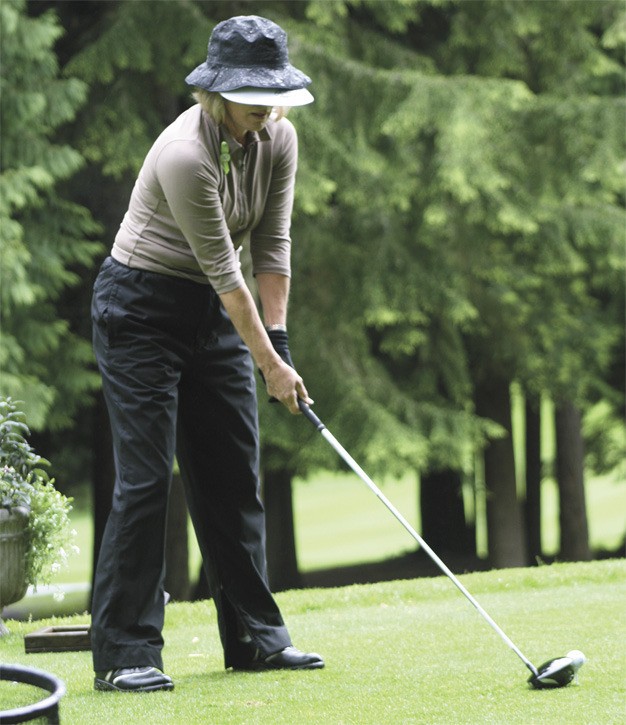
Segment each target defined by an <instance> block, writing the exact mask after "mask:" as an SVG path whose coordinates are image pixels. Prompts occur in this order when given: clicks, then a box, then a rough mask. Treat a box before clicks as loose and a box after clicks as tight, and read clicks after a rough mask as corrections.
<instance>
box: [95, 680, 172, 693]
mask: <svg viewBox="0 0 626 725" xmlns="http://www.w3.org/2000/svg"><path fill="white" fill-rule="evenodd" d="M93 687H94V690H98V691H100V692H156V691H157V690H173V689H174V683H173V682H163V683H162V684H160V685H146V686H145V687H117V686H116V685H114V684H113V683H112V682H107V681H106V680H100V679H98V678H97V677H96V679H95V680H94V684H93Z"/></svg>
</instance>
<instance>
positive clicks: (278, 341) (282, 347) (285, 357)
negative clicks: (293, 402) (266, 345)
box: [259, 330, 296, 403]
mask: <svg viewBox="0 0 626 725" xmlns="http://www.w3.org/2000/svg"><path fill="white" fill-rule="evenodd" d="M267 336H268V337H269V339H270V342H271V343H272V347H273V348H274V350H276V352H277V353H278V354H279V355H280V359H281V360H282V361H283V362H284V363H287V365H289V367H291V368H293V369H294V370H295V367H296V366H295V365H294V364H293V360H292V359H291V353H290V352H289V335H288V334H287V330H267ZM259 375H260V376H261V380H262V381H263V384H264V385H265V378H264V377H263V373H262V372H261V371H260V370H259ZM269 402H270V403H278V399H277V398H274V397H271V398H270V399H269Z"/></svg>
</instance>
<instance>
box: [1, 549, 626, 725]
mask: <svg viewBox="0 0 626 725" xmlns="http://www.w3.org/2000/svg"><path fill="white" fill-rule="evenodd" d="M461 579H462V581H463V583H464V584H465V586H467V587H468V589H469V590H470V592H472V594H474V596H476V598H477V599H478V600H479V602H480V603H481V604H482V605H483V607H484V608H485V609H486V610H487V611H488V612H489V614H490V615H491V616H492V617H493V618H494V619H495V620H496V621H497V622H498V624H499V625H500V626H501V627H502V628H503V629H504V630H505V631H506V633H507V634H508V635H509V636H510V637H511V638H512V639H513V641H514V642H515V643H516V644H517V645H518V646H519V647H520V649H521V650H522V651H523V652H524V654H525V655H526V656H527V657H529V658H530V659H531V661H533V662H534V663H535V664H536V665H540V664H541V663H542V662H543V661H544V660H547V659H550V658H552V657H556V656H559V655H562V654H565V653H566V652H567V651H569V650H570V649H574V648H577V649H581V650H582V651H583V652H584V653H585V654H586V655H587V658H588V662H587V663H586V664H585V665H584V667H583V668H582V670H581V672H580V677H579V683H578V684H576V685H572V686H569V687H567V688H563V689H559V690H546V691H535V690H532V689H530V688H529V686H528V685H527V684H526V679H527V677H528V675H529V673H528V671H527V670H526V668H525V666H524V665H523V663H522V662H521V661H520V660H519V659H518V657H517V656H516V655H515V654H514V653H513V652H512V651H511V650H510V649H509V648H508V647H507V646H506V645H505V644H504V643H503V642H502V640H500V638H499V637H498V636H497V635H496V633H495V632H494V631H493V630H492V629H491V628H490V627H489V626H488V625H487V624H486V622H485V621H484V620H483V619H482V618H481V617H480V616H479V615H478V614H477V612H476V611H475V610H474V608H473V607H472V606H471V604H470V603H469V602H468V601H467V600H466V599H465V598H464V597H463V596H462V595H461V594H460V593H459V592H458V591H457V590H456V588H455V587H454V586H453V584H452V583H451V582H450V581H449V580H448V579H447V578H445V577H437V578H430V579H414V580H408V581H397V582H386V583H381V584H373V585H366V586H350V587H344V588H339V589H324V590H304V591H293V592H283V593H280V594H278V595H277V597H278V600H279V602H280V605H281V608H282V610H283V613H284V615H285V618H286V620H287V623H288V625H289V628H290V631H291V634H292V636H293V638H294V642H295V643H296V644H297V645H298V646H300V647H301V648H308V649H315V650H318V651H319V652H320V653H322V654H323V655H324V657H325V659H326V663H327V666H326V668H325V669H324V670H320V671H312V672H276V673H272V672H269V673H232V672H224V671H223V669H222V660H221V649H220V646H219V642H218V638H217V628H216V622H215V613H214V609H213V607H212V605H211V603H210V602H199V603H196V604H172V605H169V606H168V607H167V609H166V628H165V637H166V643H167V644H166V648H165V663H166V669H167V671H168V672H169V673H170V674H171V675H172V676H173V678H174V680H175V682H176V689H175V690H174V691H173V692H170V693H154V694H145V695H137V694H135V695H128V694H117V693H96V692H94V691H93V690H92V673H91V662H90V655H89V653H87V652H76V653H65V654H59V653H50V654H36V655H25V654H24V643H23V635H24V634H25V633H26V632H30V631H33V629H35V628H38V627H40V626H44V625H45V624H46V623H50V622H51V621H52V620H47V622H37V623H36V626H35V623H30V624H29V623H24V622H22V623H18V622H10V623H9V625H10V629H11V634H10V635H9V636H8V637H6V638H4V639H3V641H2V643H1V646H2V660H3V661H4V662H17V663H24V664H29V665H33V666H37V667H40V668H42V669H45V670H49V671H52V672H55V673H56V674H57V675H59V676H60V677H61V678H62V679H63V680H64V681H65V682H66V684H67V687H68V693H67V695H66V696H65V697H64V699H63V701H62V707H61V722H63V723H65V724H66V725H67V724H70V725H74V724H76V725H90V724H91V723H93V724H94V725H96V724H100V723H102V724H107V725H108V724H110V723H116V725H118V724H119V725H126V724H129V725H131V724H132V725H138V724H141V725H143V724H144V723H145V724H146V725H152V724H153V723H154V724H155V725H156V724H157V723H167V724H168V725H169V724H171V725H179V724H180V723H185V724H186V725H191V724H192V723H216V724H219V725H222V724H226V723H233V724H234V723H241V724H244V723H245V724H249V723H267V724H268V725H270V724H271V725H276V724H282V723H284V724H286V725H287V724H290V725H291V724H296V723H303V724H304V723H327V724H337V725H339V724H340V723H355V724H357V723H358V724H359V725H360V724H370V723H371V724H372V725H385V724H387V723H390V724H396V723H424V724H429V725H431V724H434V723H441V724H442V725H443V724H444V723H445V724H450V725H452V724H455V723H477V724H478V723H498V724H500V723H502V724H503V725H504V724H505V723H506V724H508V723H520V725H521V724H523V725H528V724H534V723H537V725H543V724H544V723H556V724H560V723H563V725H565V724H566V723H567V724H568V725H571V724H572V723H574V724H576V725H583V724H584V725H587V724H588V725H608V724H612V723H615V724H616V725H617V724H620V725H621V724H622V723H623V722H624V702H625V701H626V691H625V689H626V687H625V686H626V654H625V652H626V650H625V647H624V645H625V635H624V633H625V631H626V627H625V625H626V619H625V614H624V602H625V601H626V562H625V561H623V560H609V561H603V562H594V563H588V564H587V563H585V564H561V565H554V566H545V567H539V568H533V569H513V570H500V571H493V572H486V573H477V574H468V575H464V576H462V577H461ZM54 621H55V623H56V624H59V623H65V624H67V623H70V622H75V623H79V622H86V621H87V618H86V617H80V616H79V617H73V618H71V619H65V620H54ZM27 689H28V688H27ZM29 695H30V696H31V697H32V695H31V694H30V693H29ZM20 697H21V698H22V702H23V701H24V699H23V698H24V697H25V695H24V693H23V692H22V691H21V690H20V689H19V688H18V687H17V686H15V685H11V684H8V683H2V684H1V685H0V702H1V703H3V705H2V706H3V707H8V706H15V705H16V704H17V702H16V698H20Z"/></svg>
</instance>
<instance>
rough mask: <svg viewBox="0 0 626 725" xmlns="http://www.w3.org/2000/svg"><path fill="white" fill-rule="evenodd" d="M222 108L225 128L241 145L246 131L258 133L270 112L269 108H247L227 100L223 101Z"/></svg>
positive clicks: (267, 119)
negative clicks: (224, 110) (224, 113)
mask: <svg viewBox="0 0 626 725" xmlns="http://www.w3.org/2000/svg"><path fill="white" fill-rule="evenodd" d="M224 106H225V107H226V117H225V119H224V122H225V123H226V127H227V128H228V130H229V131H230V132H231V134H232V135H233V138H235V139H237V141H239V143H243V141H244V139H245V136H246V133H247V132H248V131H260V130H261V129H262V128H264V127H265V125H266V124H267V122H268V121H269V118H270V114H271V112H272V108H271V106H247V105H244V104H243V103H234V102H233V101H227V100H224Z"/></svg>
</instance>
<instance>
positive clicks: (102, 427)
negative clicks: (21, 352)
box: [91, 393, 115, 588]
mask: <svg viewBox="0 0 626 725" xmlns="http://www.w3.org/2000/svg"><path fill="white" fill-rule="evenodd" d="M93 414H94V425H93V476H92V481H93V560H92V569H91V579H92V588H93V577H94V575H95V572H96V565H97V563H98V555H99V554H100V545H101V543H102V536H103V534H104V527H105V526H106V522H107V519H108V518H109V512H110V511H111V503H112V501H113V488H114V486H115V465H114V462H113V441H112V439H111V426H110V424H109V414H108V413H107V409H106V403H105V402H104V398H103V397H102V393H98V395H97V396H96V402H95V405H94V409H93Z"/></svg>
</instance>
